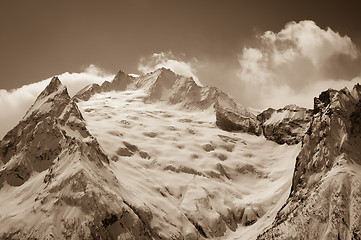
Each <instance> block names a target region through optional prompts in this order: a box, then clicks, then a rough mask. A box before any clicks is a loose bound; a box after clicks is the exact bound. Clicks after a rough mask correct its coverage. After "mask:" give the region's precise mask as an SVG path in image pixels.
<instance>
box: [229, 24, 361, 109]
mask: <svg viewBox="0 0 361 240" xmlns="http://www.w3.org/2000/svg"><path fill="white" fill-rule="evenodd" d="M258 40H259V41H258V44H257V46H255V47H246V48H244V49H243V51H242V53H241V54H240V55H239V56H238V61H239V64H240V69H239V70H238V73H237V76H238V80H237V82H236V83H235V84H236V85H238V87H239V88H241V89H242V92H243V93H244V94H243V96H242V97H241V101H242V102H243V103H244V105H250V106H252V107H256V108H267V107H277V108H278V107H282V106H284V105H286V104H289V103H295V104H298V105H300V106H305V107H309V108H312V104H313V97H315V96H318V94H319V93H320V92H321V91H323V90H325V89H328V88H342V87H344V86H348V87H352V85H353V84H354V83H357V82H359V80H360V78H359V76H360V69H361V68H360V67H361V58H360V52H359V50H358V49H357V47H356V46H355V44H354V43H353V42H352V41H351V39H350V38H349V37H348V36H341V35H340V34H339V33H337V32H334V31H333V30H332V29H330V28H327V29H326V30H324V29H321V28H320V27H318V26H317V25H316V24H315V22H313V21H301V22H299V23H296V22H291V23H288V24H287V25H286V26H285V27H284V28H283V29H282V30H281V31H280V32H278V33H274V32H272V31H267V32H265V33H264V34H263V35H261V36H258Z"/></svg>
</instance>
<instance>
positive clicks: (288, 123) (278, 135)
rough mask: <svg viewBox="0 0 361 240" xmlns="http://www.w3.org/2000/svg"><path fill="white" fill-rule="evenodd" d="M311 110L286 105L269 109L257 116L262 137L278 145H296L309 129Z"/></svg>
mask: <svg viewBox="0 0 361 240" xmlns="http://www.w3.org/2000/svg"><path fill="white" fill-rule="evenodd" d="M311 117H312V110H308V109H306V108H301V107H298V106H296V105H287V106H286V107H284V108H281V109H278V110H275V109H272V108H269V109H267V110H265V111H263V112H262V113H260V114H259V115H258V116H257V119H258V120H259V121H260V122H261V125H262V129H263V135H264V136H265V137H266V138H267V139H269V140H272V141H275V142H277V143H279V144H284V143H287V144H297V143H299V142H300V141H302V139H303V137H304V136H305V134H306V131H307V129H308V127H309V124H310V121H311Z"/></svg>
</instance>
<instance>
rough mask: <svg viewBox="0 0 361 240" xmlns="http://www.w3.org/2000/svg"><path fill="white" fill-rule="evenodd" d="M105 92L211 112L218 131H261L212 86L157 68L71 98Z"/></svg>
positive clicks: (251, 116) (87, 89) (118, 77)
mask: <svg viewBox="0 0 361 240" xmlns="http://www.w3.org/2000/svg"><path fill="white" fill-rule="evenodd" d="M109 91H142V92H143V97H142V98H143V101H144V102H148V103H154V102H159V101H161V102H166V103H168V104H172V105H177V106H180V107H181V108H183V109H186V110H206V109H213V111H214V112H215V115H216V118H217V121H216V124H217V126H219V127H220V128H221V129H224V130H227V131H244V132H249V133H254V134H256V135H260V134H261V133H262V129H261V128H260V126H259V122H258V120H257V118H256V116H255V115H254V114H253V113H251V112H250V111H249V110H247V109H246V108H244V107H243V106H241V105H240V104H237V103H235V101H234V100H233V99H232V98H231V97H229V96H228V95H227V94H225V93H224V92H222V91H221V90H219V89H217V88H215V87H203V86H199V85H197V83H196V82H195V81H194V80H193V78H191V77H185V76H182V75H178V74H175V73H174V72H172V71H171V70H170V69H167V68H159V69H157V70H155V71H153V72H149V73H146V74H144V75H141V76H139V77H132V76H129V75H127V74H125V73H124V72H122V71H119V72H118V74H117V75H116V76H115V78H114V79H113V81H111V82H104V83H103V84H102V86H99V85H97V84H93V85H91V86H87V87H85V88H84V89H82V90H81V91H79V92H78V93H77V94H76V95H75V96H74V99H76V101H80V100H82V101H87V100H89V99H90V98H91V96H93V95H94V94H97V93H101V92H109Z"/></svg>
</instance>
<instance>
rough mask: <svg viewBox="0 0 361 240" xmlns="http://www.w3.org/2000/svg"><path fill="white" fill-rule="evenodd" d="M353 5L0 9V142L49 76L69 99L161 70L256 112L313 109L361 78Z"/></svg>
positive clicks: (209, 1) (154, 3) (199, 1)
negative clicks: (91, 87) (324, 94)
mask: <svg viewBox="0 0 361 240" xmlns="http://www.w3.org/2000/svg"><path fill="white" fill-rule="evenodd" d="M359 9H360V3H359V1H357V0H352V1H351V0H346V1H324V0H320V1H317V2H316V1H307V0H306V1H286V0H275V1H260V0H254V1H230V0H225V1H214V0H182V1H175V0H129V1H127V0H123V1H116V0H107V1H100V0H77V1H68V0H63V1H48V0H46V1H45V0H44V1H39V0H32V1H19V0H11V1H10V0H0V125H1V126H3V127H1V129H0V137H1V136H2V135H3V134H4V132H6V131H8V130H10V129H9V128H10V127H11V126H14V125H16V123H17V121H19V120H20V119H21V117H22V116H23V115H24V114H25V111H26V110H27V108H28V107H29V106H30V105H31V104H32V102H33V101H34V99H35V98H36V96H37V94H39V92H40V91H41V90H42V89H43V88H44V86H45V85H46V83H47V81H48V79H49V78H50V77H51V76H54V75H59V76H60V80H62V81H63V83H65V84H66V85H67V87H68V88H69V92H76V90H78V89H80V88H81V87H83V86H85V85H86V84H89V83H91V82H102V81H104V80H111V78H112V77H113V75H114V74H116V73H117V72H118V71H119V70H123V71H124V72H126V73H133V74H143V73H145V72H149V71H152V70H155V69H156V68H158V67H167V68H170V69H171V70H173V71H174V72H176V73H178V74H183V75H186V76H191V77H193V78H194V79H195V80H196V81H199V82H200V83H201V84H202V85H211V86H216V87H219V88H220V89H222V90H223V91H225V92H226V93H228V94H229V95H231V96H232V97H233V98H234V99H235V100H236V101H237V102H238V103H240V104H242V105H244V106H246V107H251V108H254V109H259V110H262V109H266V108H268V107H274V108H280V107H283V106H285V105H287V104H298V105H300V106H304V107H308V108H312V106H313V97H315V96H318V94H319V93H320V92H321V91H323V90H326V89H327V88H343V87H345V86H347V87H349V88H351V87H352V86H353V85H354V84H356V83H358V82H360V78H361V77H360V76H361V73H360V71H361V57H360V56H361V54H360V46H361V18H360V17H359Z"/></svg>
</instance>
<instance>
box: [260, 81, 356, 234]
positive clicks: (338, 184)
mask: <svg viewBox="0 0 361 240" xmlns="http://www.w3.org/2000/svg"><path fill="white" fill-rule="evenodd" d="M360 90H361V88H360V85H356V86H355V87H354V88H353V90H352V91H351V92H350V91H349V90H348V89H347V88H345V89H342V90H340V91H336V90H332V89H329V90H327V91H325V92H322V93H321V94H320V96H319V97H318V98H315V100H314V112H313V116H312V119H311V124H310V127H309V129H308V130H307V133H306V135H305V138H304V140H303V147H302V149H301V151H300V153H299V155H298V156H297V160H296V166H295V171H294V175H293V180H292V189H291V193H290V196H289V198H288V199H287V202H286V204H285V205H284V206H283V207H282V209H281V210H280V211H279V213H278V214H277V218H276V220H275V222H274V223H273V225H272V227H271V228H270V229H269V230H268V231H266V232H265V233H264V234H263V235H261V236H260V237H259V238H258V239H360V238H361V101H360V93H361V91H360Z"/></svg>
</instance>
